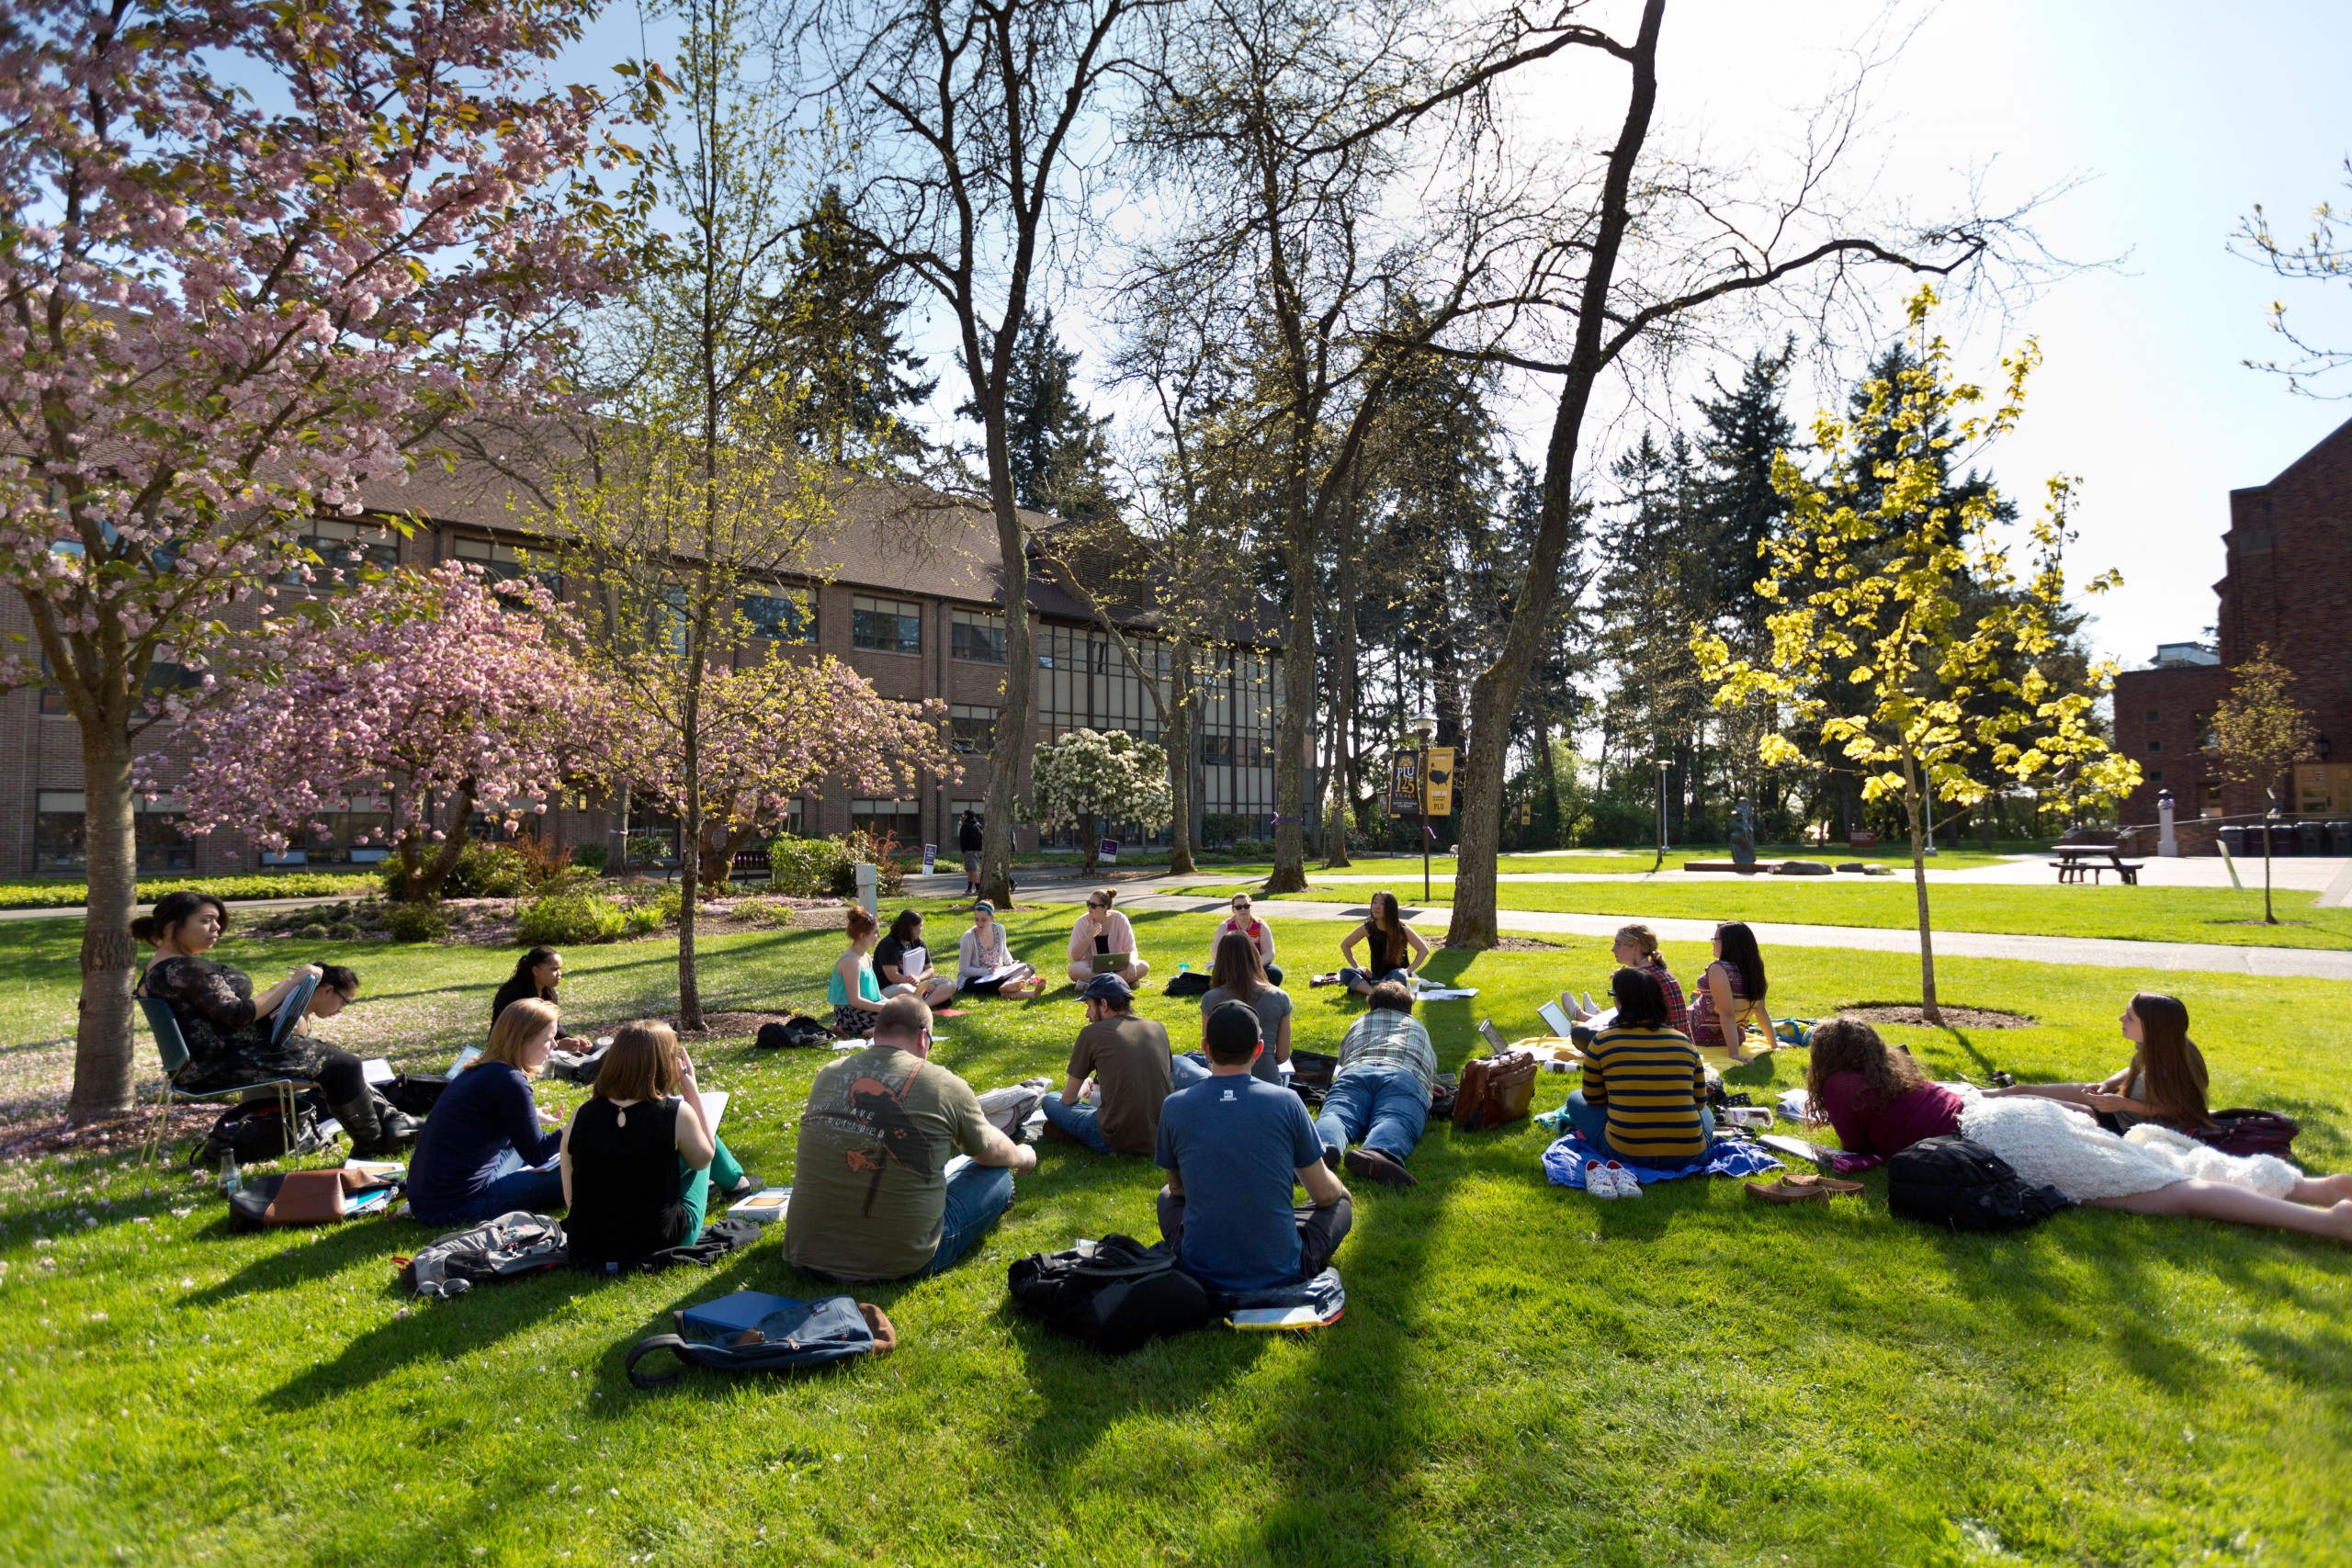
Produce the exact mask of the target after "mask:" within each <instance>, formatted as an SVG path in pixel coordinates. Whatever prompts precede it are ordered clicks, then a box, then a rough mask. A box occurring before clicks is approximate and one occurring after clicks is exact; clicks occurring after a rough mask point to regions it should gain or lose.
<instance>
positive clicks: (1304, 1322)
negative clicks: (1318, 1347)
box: [1226, 1306, 1323, 1331]
mask: <svg viewBox="0 0 2352 1568" xmlns="http://www.w3.org/2000/svg"><path fill="white" fill-rule="evenodd" d="M1226 1321H1227V1322H1228V1323H1230V1324H1232V1325H1233V1326H1234V1327H1236V1328H1243V1329H1258V1330H1261V1331H1262V1330H1265V1329H1272V1328H1320V1327H1322V1326H1323V1319H1322V1317H1321V1316H1320V1315H1319V1314H1317V1312H1316V1310H1315V1309H1314V1308H1313V1307H1311V1306H1295V1307H1243V1308H1242V1309H1241V1310H1240V1311H1238V1312H1237V1313H1235V1314H1233V1315H1232V1316H1231V1317H1229V1318H1227V1320H1226Z"/></svg>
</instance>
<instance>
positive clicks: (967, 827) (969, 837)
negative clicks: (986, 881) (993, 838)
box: [956, 806, 988, 898]
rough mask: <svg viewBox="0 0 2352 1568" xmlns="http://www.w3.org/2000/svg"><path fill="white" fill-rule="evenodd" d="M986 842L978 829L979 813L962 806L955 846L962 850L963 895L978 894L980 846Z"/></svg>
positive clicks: (973, 896)
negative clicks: (962, 818)
mask: <svg viewBox="0 0 2352 1568" xmlns="http://www.w3.org/2000/svg"><path fill="white" fill-rule="evenodd" d="M986 842H988V840H987V837H986V835H984V834H983V833H982V832H981V831H980V818H979V814H978V812H975V811H974V810H973V809H972V808H971V807H968V806H967V807H965V808H964V820H963V821H962V822H960V823H958V824H957V825H956V848H957V849H959V850H961V851H963V852H964V897H967V898H977V897H979V896H980V846H981V845H983V844H985V843H986Z"/></svg>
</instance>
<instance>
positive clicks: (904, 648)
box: [849, 593, 922, 653]
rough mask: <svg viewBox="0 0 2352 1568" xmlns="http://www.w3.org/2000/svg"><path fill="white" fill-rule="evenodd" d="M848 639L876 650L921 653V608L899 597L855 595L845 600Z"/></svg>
mask: <svg viewBox="0 0 2352 1568" xmlns="http://www.w3.org/2000/svg"><path fill="white" fill-rule="evenodd" d="M849 640H850V646H851V647H853V648H865V649H872V650H873V651H875V652H876V653H921V652H922V608H921V607H920V606H919V605H914V604H908V603H907V602H906V601H905V600H903V599H868V598H867V597H866V596H865V594H863V593H861V594H858V595H857V596H856V597H855V598H854V599H852V600H851V601H850V602H849Z"/></svg>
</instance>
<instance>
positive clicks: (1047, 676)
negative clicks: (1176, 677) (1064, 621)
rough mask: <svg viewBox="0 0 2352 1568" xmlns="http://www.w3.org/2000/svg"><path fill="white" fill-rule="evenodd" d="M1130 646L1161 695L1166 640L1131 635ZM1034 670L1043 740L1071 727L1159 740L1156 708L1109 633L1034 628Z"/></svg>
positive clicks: (1074, 628) (1076, 628) (1166, 664)
mask: <svg viewBox="0 0 2352 1568" xmlns="http://www.w3.org/2000/svg"><path fill="white" fill-rule="evenodd" d="M1130 645H1131V646H1132V647H1133V648H1134V649H1135V651H1136V660H1138V661H1139V662H1140V663H1141V664H1142V665H1143V668H1144V670H1145V671H1146V672H1147V673H1148V675H1149V676H1150V677H1151V680H1152V682H1153V684H1154V685H1156V686H1158V687H1159V688H1160V689H1161V691H1162V692H1163V693H1164V692H1165V690H1166V682H1167V676H1168V672H1169V656H1168V644H1167V643H1166V642H1165V641H1164V640H1162V639H1161V638H1159V637H1148V636H1137V637H1134V638H1132V639H1130ZM1037 669H1038V671H1039V673H1038V676H1037V722H1038V724H1039V725H1040V726H1041V727H1042V728H1043V729H1044V731H1045V734H1044V737H1043V739H1047V740H1057V739H1060V738H1061V737H1062V736H1063V735H1064V734H1066V733H1068V732H1069V731H1070V730H1073V729H1095V730H1102V731H1103V732H1105V733H1107V732H1109V731H1111V730H1114V729H1124V730H1125V731H1126V732H1127V733H1128V734H1129V735H1132V736H1134V737H1135V738H1136V739H1138V740H1150V741H1157V740H1159V709H1158V708H1157V707H1155V706H1154V705H1153V704H1152V701H1151V694H1150V693H1148V692H1147V691H1145V690H1144V686H1143V682H1141V681H1140V680H1138V679H1137V678H1136V671H1135V668H1134V666H1132V665H1130V664H1129V663H1128V662H1127V660H1126V657H1125V655H1124V654H1122V653H1121V652H1120V651H1119V649H1117V647H1116V646H1114V644H1113V643H1112V641H1111V639H1110V638H1109V637H1104V636H1103V635H1102V634H1101V633H1099V632H1093V631H1090V630H1088V629H1087V628H1085V627H1082V626H1040V627H1038V628H1037Z"/></svg>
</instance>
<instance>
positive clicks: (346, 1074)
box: [311, 1045, 368, 1105]
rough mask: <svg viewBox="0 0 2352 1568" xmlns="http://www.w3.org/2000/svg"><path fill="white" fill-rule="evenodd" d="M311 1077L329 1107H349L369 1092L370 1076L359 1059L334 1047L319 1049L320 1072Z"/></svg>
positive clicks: (324, 1046)
mask: <svg viewBox="0 0 2352 1568" xmlns="http://www.w3.org/2000/svg"><path fill="white" fill-rule="evenodd" d="M311 1077H313V1078H315V1079H317V1080H318V1085H319V1092H320V1093H321V1094H322V1095H324V1096H325V1097H326V1101H327V1103H328V1104H329V1105H348V1104H350V1103H351V1102H352V1101H353V1100H357V1099H360V1098H361V1097H362V1096H364V1095H366V1094H367V1092H368V1074H367V1072H366V1071H365V1070H364V1069H363V1068H362V1067H361V1066H359V1058H358V1057H356V1056H355V1055H352V1054H351V1053H350V1052H348V1051H344V1050H338V1049H337V1048H336V1047H334V1046H333V1045H322V1046H320V1047H319V1066H318V1070H317V1071H316V1072H314V1073H312V1074H311Z"/></svg>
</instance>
